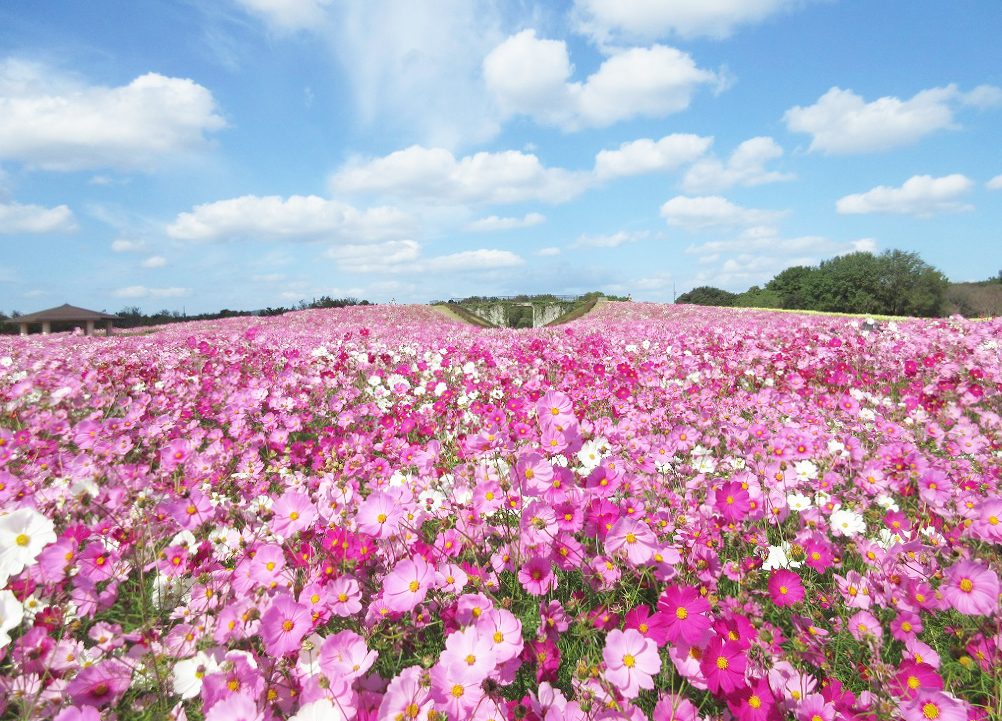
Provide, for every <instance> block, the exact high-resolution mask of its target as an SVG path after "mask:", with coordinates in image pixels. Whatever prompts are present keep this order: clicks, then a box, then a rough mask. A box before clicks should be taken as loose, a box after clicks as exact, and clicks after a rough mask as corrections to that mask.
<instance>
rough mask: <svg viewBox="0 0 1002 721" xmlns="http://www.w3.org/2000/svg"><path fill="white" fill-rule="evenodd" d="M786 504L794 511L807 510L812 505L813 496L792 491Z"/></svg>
mask: <svg viewBox="0 0 1002 721" xmlns="http://www.w3.org/2000/svg"><path fill="white" fill-rule="evenodd" d="M786 505H788V506H789V507H790V508H791V509H792V510H794V511H806V510H807V509H808V508H810V507H811V498H810V496H805V495H804V494H802V493H791V494H790V495H788V496H787V497H786Z"/></svg>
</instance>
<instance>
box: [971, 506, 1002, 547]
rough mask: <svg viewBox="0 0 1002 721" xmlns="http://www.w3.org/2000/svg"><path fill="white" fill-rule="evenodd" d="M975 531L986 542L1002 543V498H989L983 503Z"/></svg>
mask: <svg viewBox="0 0 1002 721" xmlns="http://www.w3.org/2000/svg"><path fill="white" fill-rule="evenodd" d="M973 530H974V532H975V533H977V534H978V536H979V537H981V538H983V539H984V540H986V541H990V542H992V543H1000V542H1002V498H989V499H988V500H986V501H984V502H983V503H981V505H980V506H979V507H978V519H977V520H976V521H975V522H974V525H973Z"/></svg>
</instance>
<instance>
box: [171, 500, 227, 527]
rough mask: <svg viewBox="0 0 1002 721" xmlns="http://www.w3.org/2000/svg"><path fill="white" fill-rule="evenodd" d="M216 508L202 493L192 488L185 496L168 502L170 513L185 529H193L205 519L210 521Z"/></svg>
mask: <svg viewBox="0 0 1002 721" xmlns="http://www.w3.org/2000/svg"><path fill="white" fill-rule="evenodd" d="M215 513H216V509H215V508H214V507H213V505H212V501H211V500H210V499H209V497H208V496H206V495H205V494H204V493H202V492H201V491H198V490H193V491H191V492H190V493H189V494H188V497H187V498H182V499H180V500H177V501H175V502H174V503H172V504H170V514H171V516H172V517H173V518H174V520H175V521H177V523H178V525H179V526H181V528H183V529H185V530H186V531H193V530H195V529H196V528H198V527H199V526H201V525H202V524H203V523H205V522H206V521H211V520H212V517H213V516H214V515H215Z"/></svg>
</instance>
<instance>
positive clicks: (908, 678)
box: [891, 659, 943, 699]
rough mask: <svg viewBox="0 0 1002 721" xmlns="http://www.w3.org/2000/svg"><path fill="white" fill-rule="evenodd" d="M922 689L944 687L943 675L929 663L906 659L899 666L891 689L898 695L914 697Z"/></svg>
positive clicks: (939, 688)
mask: <svg viewBox="0 0 1002 721" xmlns="http://www.w3.org/2000/svg"><path fill="white" fill-rule="evenodd" d="M922 689H933V690H937V689H938V690H942V689H943V677H942V676H940V675H939V674H938V673H936V669H934V668H933V667H932V666H930V665H929V664H927V663H916V662H915V661H913V660H911V659H905V660H904V661H902V662H901V665H900V666H899V667H898V672H897V673H896V674H895V675H894V681H893V682H892V683H891V691H892V693H894V694H895V695H896V696H902V697H904V698H906V699H907V698H914V697H915V695H916V694H917V693H918V692H919V691H921V690H922Z"/></svg>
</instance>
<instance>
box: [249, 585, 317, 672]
mask: <svg viewBox="0 0 1002 721" xmlns="http://www.w3.org/2000/svg"><path fill="white" fill-rule="evenodd" d="M311 628H313V616H312V614H311V613H310V609H309V608H307V607H306V606H303V605H302V604H299V603H296V601H295V599H293V598H292V596H289V595H287V594H284V593H283V594H281V595H280V596H276V597H275V599H274V600H273V601H272V602H271V605H270V606H268V610H267V611H265V612H264V615H263V616H262V617H261V638H262V639H264V647H265V650H266V651H267V652H268V653H269V654H271V655H272V656H284V655H285V654H287V653H290V652H292V651H298V650H299V644H300V642H301V641H302V640H303V636H305V635H306V634H307V633H309V631H310V629H311Z"/></svg>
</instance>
